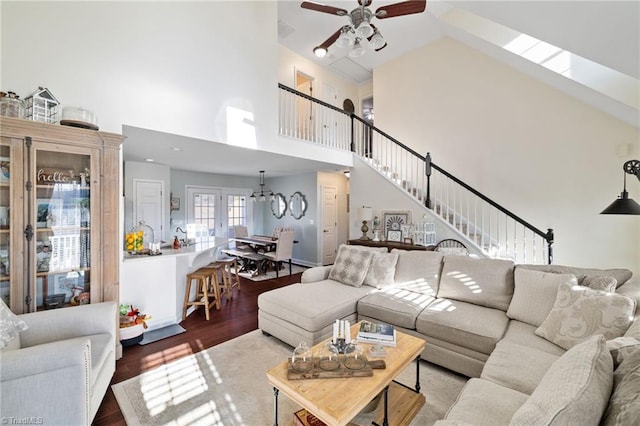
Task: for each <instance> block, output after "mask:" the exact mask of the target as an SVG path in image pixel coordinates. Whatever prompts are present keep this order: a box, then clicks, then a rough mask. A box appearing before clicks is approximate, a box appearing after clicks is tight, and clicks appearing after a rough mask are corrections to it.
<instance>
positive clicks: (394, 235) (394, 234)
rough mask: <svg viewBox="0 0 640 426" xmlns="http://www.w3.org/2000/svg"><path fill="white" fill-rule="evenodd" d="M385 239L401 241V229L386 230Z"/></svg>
mask: <svg viewBox="0 0 640 426" xmlns="http://www.w3.org/2000/svg"><path fill="white" fill-rule="evenodd" d="M387 241H396V242H398V243H401V242H402V231H397V230H390V231H388V232H387Z"/></svg>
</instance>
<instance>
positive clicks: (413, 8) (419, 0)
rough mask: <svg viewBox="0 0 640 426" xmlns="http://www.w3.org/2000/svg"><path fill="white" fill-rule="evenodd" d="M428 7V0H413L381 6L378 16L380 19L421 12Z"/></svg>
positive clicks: (377, 12) (377, 11)
mask: <svg viewBox="0 0 640 426" xmlns="http://www.w3.org/2000/svg"><path fill="white" fill-rule="evenodd" d="M426 8H427V0H411V1H403V2H400V3H394V4H390V5H387V6H382V7H379V8H378V9H377V10H376V17H377V18H379V19H385V18H393V17H395V16H403V15H412V14H414V13H421V12H424V10H425V9H426Z"/></svg>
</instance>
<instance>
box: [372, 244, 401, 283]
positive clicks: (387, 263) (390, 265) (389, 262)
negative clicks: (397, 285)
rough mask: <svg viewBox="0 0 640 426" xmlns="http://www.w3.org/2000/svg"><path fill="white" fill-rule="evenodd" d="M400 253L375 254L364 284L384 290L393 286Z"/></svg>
mask: <svg viewBox="0 0 640 426" xmlns="http://www.w3.org/2000/svg"><path fill="white" fill-rule="evenodd" d="M396 263H398V253H373V256H372V257H371V265H369V270H368V271H367V275H366V277H365V278H364V284H366V285H370V286H372V287H377V288H384V287H388V286H391V285H393V283H394V281H393V277H394V276H395V274H396Z"/></svg>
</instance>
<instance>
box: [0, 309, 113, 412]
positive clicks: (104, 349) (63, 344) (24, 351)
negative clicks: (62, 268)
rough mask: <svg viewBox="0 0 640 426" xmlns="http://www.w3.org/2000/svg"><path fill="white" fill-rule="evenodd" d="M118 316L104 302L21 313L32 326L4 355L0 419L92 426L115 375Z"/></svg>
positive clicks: (1, 356) (0, 359)
mask: <svg viewBox="0 0 640 426" xmlns="http://www.w3.org/2000/svg"><path fill="white" fill-rule="evenodd" d="M116 312H117V305H116V303H115V302H104V303H94V304H90V305H82V306H77V307H73V308H63V309H54V310H49V311H40V312H35V313H31V314H24V315H19V318H20V319H22V320H23V321H24V322H26V323H27V325H28V326H29V328H28V329H27V330H25V331H22V332H21V333H20V334H19V349H14V350H10V348H5V349H4V350H2V351H0V416H1V417H2V418H3V419H11V418H13V419H24V418H31V419H34V418H35V419H41V420H40V421H41V422H42V424H47V425H49V424H61V425H89V424H91V422H92V421H93V418H94V417H95V415H96V412H97V411H98V407H99V406H100V403H101V402H102V399H103V398H104V395H105V393H106V391H107V389H108V388H109V383H110V382H111V378H112V376H113V373H114V372H115V367H116V338H117V336H116V319H117V316H116V315H117V314H116ZM16 346H17V345H16Z"/></svg>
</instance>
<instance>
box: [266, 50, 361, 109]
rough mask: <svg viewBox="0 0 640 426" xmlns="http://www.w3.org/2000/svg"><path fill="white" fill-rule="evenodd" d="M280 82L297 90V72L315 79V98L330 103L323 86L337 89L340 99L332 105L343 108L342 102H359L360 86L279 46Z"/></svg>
mask: <svg viewBox="0 0 640 426" xmlns="http://www.w3.org/2000/svg"><path fill="white" fill-rule="evenodd" d="M278 59H279V60H278V82H280V83H282V84H284V85H285V86H289V87H291V88H292V89H295V88H296V84H295V75H296V71H299V72H302V73H304V74H306V75H308V76H311V77H313V79H314V81H313V97H314V98H318V99H322V100H323V101H325V102H328V101H327V100H326V98H325V94H324V93H323V92H322V89H323V85H325V84H326V85H328V86H331V87H333V88H334V89H336V92H337V95H338V99H337V102H335V103H332V104H333V105H334V106H336V107H338V108H342V102H343V101H344V100H345V99H347V98H349V99H351V100H352V101H353V103H354V104H357V102H358V86H357V85H356V84H355V83H353V82H352V81H349V80H347V79H345V78H343V77H341V76H340V75H338V74H336V73H333V72H331V71H329V70H327V69H326V68H324V67H321V66H319V65H318V64H315V63H313V62H311V61H309V60H308V59H306V58H304V57H303V56H300V55H298V54H297V53H294V52H293V51H291V50H289V49H287V48H286V47H284V46H279V55H278Z"/></svg>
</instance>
